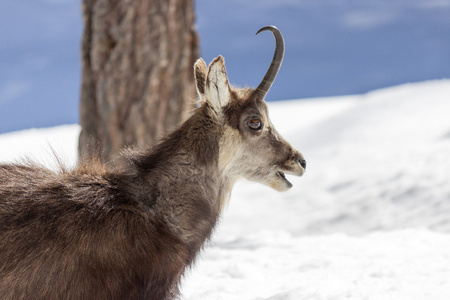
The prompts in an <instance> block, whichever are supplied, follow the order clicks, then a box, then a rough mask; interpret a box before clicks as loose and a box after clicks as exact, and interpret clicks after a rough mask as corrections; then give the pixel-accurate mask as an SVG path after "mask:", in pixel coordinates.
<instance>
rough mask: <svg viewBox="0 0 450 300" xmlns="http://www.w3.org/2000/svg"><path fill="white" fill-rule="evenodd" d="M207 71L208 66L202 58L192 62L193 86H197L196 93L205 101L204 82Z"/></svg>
mask: <svg viewBox="0 0 450 300" xmlns="http://www.w3.org/2000/svg"><path fill="white" fill-rule="evenodd" d="M207 73H208V67H207V66H206V63H205V61H204V60H203V59H202V58H199V59H197V61H196V62H195V64H194V77H195V87H196V88H197V94H198V96H199V97H200V99H201V100H202V101H206V95H205V92H206V91H205V84H206V76H207Z"/></svg>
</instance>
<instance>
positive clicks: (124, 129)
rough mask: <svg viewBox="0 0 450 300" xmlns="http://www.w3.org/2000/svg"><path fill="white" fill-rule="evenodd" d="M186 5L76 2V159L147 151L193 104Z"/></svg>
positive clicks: (193, 49) (178, 1) (192, 41)
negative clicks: (79, 28)
mask: <svg viewBox="0 0 450 300" xmlns="http://www.w3.org/2000/svg"><path fill="white" fill-rule="evenodd" d="M193 1H194V0H83V18H84V33H83V40H82V86H81V100H80V124H81V133H80V139H79V152H80V157H86V156H90V155H93V153H91V152H93V151H94V148H98V147H99V148H100V149H96V150H95V151H97V150H100V151H101V158H102V159H103V160H104V161H109V160H111V159H112V158H114V156H115V155H117V153H119V152H120V150H121V149H122V148H124V147H126V146H131V145H137V146H139V147H148V146H150V145H152V144H154V143H155V141H156V140H157V139H158V138H160V137H161V136H162V135H163V134H165V133H166V132H167V131H170V130H172V129H174V128H175V127H176V126H177V125H178V124H180V122H181V121H182V120H183V119H184V117H185V116H186V112H187V111H189V110H190V108H192V107H193V106H194V102H195V101H194V100H195V87H194V79H193V64H194V62H195V59H196V58H197V57H198V51H199V50H198V38H197V34H196V32H195V29H194V21H195V16H194V3H193ZM94 144H95V145H96V146H95V147H92V145H94Z"/></svg>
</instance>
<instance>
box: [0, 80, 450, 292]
mask: <svg viewBox="0 0 450 300" xmlns="http://www.w3.org/2000/svg"><path fill="white" fill-rule="evenodd" d="M269 110H270V114H271V118H272V122H273V123H274V124H275V126H276V127H277V129H278V130H279V131H280V132H281V133H282V134H283V135H284V137H285V138H286V139H287V140H289V141H290V142H291V143H292V144H294V145H295V146H296V147H297V148H298V149H299V150H300V151H301V152H302V153H303V154H304V155H305V158H306V160H307V162H308V167H307V172H306V174H305V175H304V176H303V177H302V178H291V181H292V182H293V184H294V187H293V188H292V189H291V190H290V191H288V192H286V193H277V192H275V191H272V190H270V189H269V188H266V187H264V186H261V185H259V184H255V183H249V182H245V181H241V182H239V183H238V184H237V186H236V187H235V189H234V191H233V195H232V198H231V202H230V204H229V206H228V208H227V210H226V212H225V214H224V216H223V218H222V220H221V222H220V225H219V227H218V229H217V231H216V233H215V235H214V237H213V240H212V242H211V243H210V244H209V245H208V246H207V247H206V249H205V251H204V252H203V253H202V254H201V256H200V258H199V260H198V262H197V264H196V265H195V267H194V268H193V269H192V270H190V271H189V272H188V274H187V275H186V276H185V278H184V280H183V287H182V291H183V296H182V299H183V300H194V299H195V300H198V299H200V300H202V299H204V300H210V299H227V300H229V299H231V300H234V299H236V300H237V299H239V300H246V299H248V300H256V299H259V300H261V299H266V300H293V299H295V300H297V299H309V300H322V299H324V300H325V299H327V300H328V299H354V300H361V299H371V300H372V299H380V300H385V299H398V300H404V299H412V300H418V299H420V300H422V299H423V300H425V299H426V300H430V299H433V300H436V299H442V300H444V299H446V300H448V299H450V251H449V249H450V235H449V233H450V221H449V220H450V185H449V184H448V182H449V180H450V158H449V154H450V118H449V115H450V80H441V81H430V82H423V83H416V84H407V85H402V86H397V87H392V88H387V89H382V90H377V91H374V92H371V93H368V94H364V95H356V96H345V97H336V98H324V99H310V100H302V101H288V102H276V103H270V104H269ZM78 132H79V127H78V126H77V125H69V126H64V127H55V128H49V129H39V130H30V131H23V132H17V133H10V134H5V135H0V161H14V160H17V159H19V160H20V158H21V157H23V156H24V155H25V156H31V157H35V158H36V159H38V160H40V161H44V162H45V163H47V164H50V165H51V166H54V164H51V163H50V162H51V161H52V160H51V150H50V149H49V144H51V145H52V147H53V148H54V150H55V152H57V153H59V154H60V155H61V153H66V154H65V155H62V157H63V159H66V160H67V161H68V162H69V163H73V162H74V161H75V158H76V141H77V135H78Z"/></svg>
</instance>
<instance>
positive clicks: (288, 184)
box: [276, 171, 292, 188]
mask: <svg viewBox="0 0 450 300" xmlns="http://www.w3.org/2000/svg"><path fill="white" fill-rule="evenodd" d="M276 174H277V176H278V178H280V179H281V180H282V181H283V182H284V183H285V184H286V185H287V187H288V188H291V187H292V183H291V182H290V181H289V180H287V179H286V174H284V172H282V171H277V173H276Z"/></svg>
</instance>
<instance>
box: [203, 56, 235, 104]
mask: <svg viewBox="0 0 450 300" xmlns="http://www.w3.org/2000/svg"><path fill="white" fill-rule="evenodd" d="M206 92H207V101H209V103H210V104H211V105H212V106H213V107H214V109H215V110H216V111H218V112H220V111H221V110H222V108H223V107H225V106H227V104H228V102H229V101H230V85H229V84H228V77H227V72H226V70H225V60H224V58H223V57H222V56H220V55H219V56H218V57H217V58H215V59H214V60H213V61H212V62H211V64H210V65H209V70H208V77H207V79H206Z"/></svg>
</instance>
